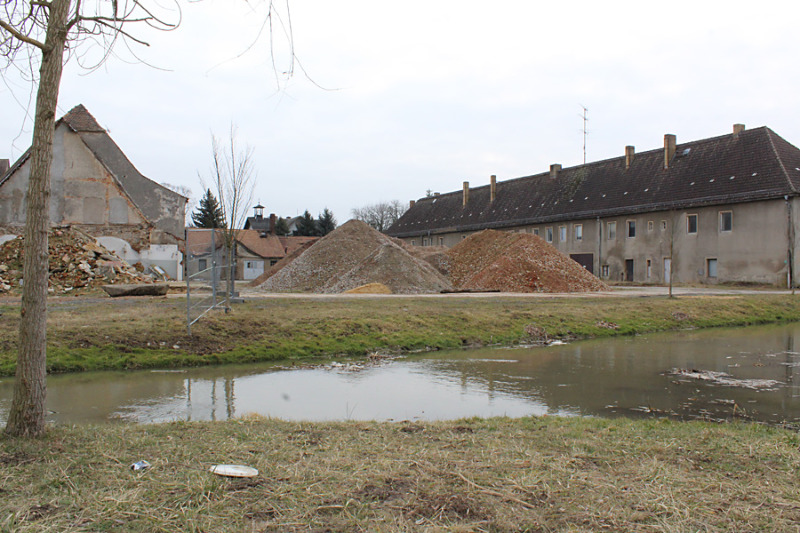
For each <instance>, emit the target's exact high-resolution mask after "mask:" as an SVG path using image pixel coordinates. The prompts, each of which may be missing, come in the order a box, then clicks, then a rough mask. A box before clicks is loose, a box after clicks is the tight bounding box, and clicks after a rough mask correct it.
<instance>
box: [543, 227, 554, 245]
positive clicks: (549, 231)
mask: <svg viewBox="0 0 800 533" xmlns="http://www.w3.org/2000/svg"><path fill="white" fill-rule="evenodd" d="M544 240H546V241H547V242H553V228H552V227H547V228H544Z"/></svg>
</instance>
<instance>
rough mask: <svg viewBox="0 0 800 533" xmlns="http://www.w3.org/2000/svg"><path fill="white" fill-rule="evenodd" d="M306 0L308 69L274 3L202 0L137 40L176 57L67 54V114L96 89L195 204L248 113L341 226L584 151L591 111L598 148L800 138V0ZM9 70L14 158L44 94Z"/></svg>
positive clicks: (613, 152)
mask: <svg viewBox="0 0 800 533" xmlns="http://www.w3.org/2000/svg"><path fill="white" fill-rule="evenodd" d="M289 2H290V3H289V7H290V9H291V24H292V29H293V36H294V41H293V42H294V49H295V53H296V55H297V57H298V58H299V61H300V62H301V64H302V67H303V69H304V72H305V73H307V75H308V77H307V76H306V75H305V74H304V73H303V71H301V69H300V68H299V67H298V66H297V65H295V72H294V76H293V77H291V78H290V79H288V81H287V80H285V78H284V77H283V76H280V75H279V78H280V79H281V80H282V81H281V82H280V84H279V83H278V82H277V81H276V75H275V73H274V71H273V68H272V62H271V58H270V42H269V32H268V31H266V32H264V33H262V34H261V38H260V39H259V37H258V35H259V30H260V28H261V22H262V21H263V19H264V9H263V7H264V6H263V4H259V2H258V0H251V3H250V4H248V3H247V2H245V1H244V0H204V1H202V2H197V3H189V4H184V10H183V22H182V25H181V27H180V28H179V29H178V30H176V31H174V32H170V33H166V34H155V33H149V34H144V37H145V38H146V39H148V40H149V41H150V43H151V46H150V48H148V49H146V50H142V51H139V55H140V56H141V57H142V58H144V59H145V60H146V61H147V62H148V63H150V64H152V65H155V66H156V67H159V68H158V69H156V68H151V67H148V66H146V65H144V64H129V63H126V62H124V61H122V60H120V59H113V58H112V59H111V60H110V61H109V62H108V63H107V64H106V65H105V66H104V67H103V69H102V70H99V71H95V72H91V73H87V72H85V71H82V70H81V69H80V67H79V65H78V64H77V63H76V62H71V63H69V64H68V66H67V68H66V70H65V75H64V79H63V83H62V89H61V95H60V98H59V116H61V115H63V114H64V113H66V112H67V111H69V109H71V108H72V107H74V106H75V105H77V104H84V105H85V106H86V107H87V108H88V109H89V111H90V112H91V113H92V114H93V115H94V116H95V118H96V119H97V120H98V122H99V123H100V124H101V125H102V126H103V127H105V128H106V129H108V130H109V132H110V133H111V136H112V137H113V138H114V140H115V141H116V142H117V144H118V145H119V146H120V147H121V148H122V150H123V151H124V152H125V153H126V154H127V156H128V158H129V159H130V160H131V161H132V162H133V164H134V165H135V166H136V167H137V168H138V169H139V170H140V171H141V172H142V173H143V174H145V175H146V176H148V177H149V178H151V179H153V180H155V181H157V182H167V183H171V184H175V185H183V186H186V187H190V188H191V189H192V190H193V191H194V202H195V203H196V201H197V200H198V199H199V197H200V195H201V194H202V191H203V187H202V185H201V182H200V180H199V178H198V174H201V175H205V176H209V172H208V169H209V167H210V163H211V149H210V145H211V134H212V133H214V134H216V135H217V136H218V137H220V138H223V139H225V138H227V136H228V131H229V129H230V126H231V124H235V125H236V127H237V128H238V140H239V141H240V142H241V143H243V144H245V143H246V144H248V145H250V146H252V147H253V148H254V150H255V152H254V160H255V167H256V169H257V178H256V181H257V183H256V187H255V194H254V201H255V202H261V203H262V204H263V205H264V206H265V207H266V209H265V211H266V213H271V212H273V213H276V214H278V215H280V216H294V215H297V214H301V213H302V212H303V211H304V210H305V209H308V210H309V211H310V212H311V213H312V214H313V215H315V216H316V215H317V214H318V213H319V212H320V211H322V209H323V208H325V207H328V208H330V209H331V210H332V211H333V213H334V215H335V216H336V218H337V220H338V221H339V223H343V222H345V221H346V220H347V219H349V218H350V216H351V209H352V208H354V207H360V206H363V205H366V204H370V203H375V202H378V201H385V200H400V201H402V202H403V203H407V202H408V201H409V200H411V199H417V198H420V197H423V196H425V193H426V190H429V189H430V190H432V191H437V192H447V191H453V190H459V189H460V188H461V184H462V182H463V181H469V182H470V184H471V185H473V186H478V185H484V184H486V183H488V181H489V175H491V174H496V175H497V177H498V180H504V179H509V178H514V177H520V176H526V175H531V174H538V173H540V172H545V171H547V170H548V169H549V165H550V164H552V163H560V164H562V165H563V166H564V167H569V166H574V165H579V164H581V163H582V162H583V119H582V114H583V108H582V106H585V107H587V108H588V118H589V121H588V132H589V135H588V140H587V149H586V150H587V160H588V161H597V160H601V159H607V158H612V157H617V156H621V155H623V154H624V147H625V145H628V144H631V145H635V146H636V150H637V151H644V150H650V149H654V148H659V147H661V146H663V136H664V134H665V133H673V134H675V135H677V139H678V143H679V144H680V143H681V142H686V141H691V140H696V139H701V138H706V137H712V136H716V135H722V134H727V133H730V132H731V128H732V125H733V124H734V123H744V124H746V125H747V127H748V128H753V127H758V126H765V125H766V126H769V127H770V128H772V129H773V130H774V131H775V132H777V133H778V134H779V135H781V136H782V137H784V138H785V139H786V140H788V141H789V142H791V143H793V144H795V145H800V121H798V111H800V106H798V104H799V103H800V102H799V100H800V68H799V67H800V32H798V28H800V2H797V1H796V0H793V1H769V0H762V1H761V2H758V3H756V2H752V1H748V2H744V1H738V0H728V1H716V0H703V1H697V0H694V1H692V2H688V1H686V2H685V1H680V0H678V1H673V2H646V1H641V0H638V1H611V2H598V1H596V0H595V1H577V0H573V1H571V0H561V1H560V2H546V3H545V2H534V1H523V0H494V1H493V2H477V1H473V0H457V1H456V0H424V1H422V0H405V1H403V2H385V1H377V0H338V1H331V0H289ZM543 4H546V5H543ZM279 10H280V12H281V14H282V15H283V20H284V22H285V21H286V20H287V17H286V6H285V5H283V7H280V5H279ZM280 31H281V30H280V29H276V35H275V36H274V39H275V43H276V45H275V57H276V60H277V63H278V70H279V71H282V70H285V69H287V68H288V62H287V60H286V57H287V56H286V47H285V41H284V40H282V37H281V36H280ZM251 45H252V46H251ZM120 55H122V56H126V57H128V58H130V55H129V54H125V53H124V51H123V50H120ZM309 78H310V79H309ZM311 80H313V82H312V81H311ZM3 81H4V83H3V84H0V105H1V106H2V110H3V111H2V120H0V157H3V158H4V157H7V158H10V159H11V160H12V162H13V160H15V159H16V158H17V157H19V156H20V154H21V153H22V152H23V151H24V150H25V149H27V147H28V146H29V145H30V137H31V129H32V122H31V120H30V119H29V118H27V119H26V115H27V114H29V113H30V112H32V107H33V104H30V109H26V108H27V107H28V105H29V100H30V99H31V96H30V90H29V87H27V86H26V85H25V84H24V83H22V82H21V81H19V80H18V78H17V77H16V76H14V75H13V74H12V73H8V72H7V73H4V74H3ZM279 85H280V88H279Z"/></svg>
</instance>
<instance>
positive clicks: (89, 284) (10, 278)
mask: <svg viewBox="0 0 800 533" xmlns="http://www.w3.org/2000/svg"><path fill="white" fill-rule="evenodd" d="M48 253H49V270H50V276H49V280H48V292H49V293H50V294H75V293H82V292H87V291H88V290H90V289H99V288H100V286H101V285H107V284H116V283H153V278H152V277H151V276H149V275H146V274H144V273H143V272H141V271H140V270H138V269H136V268H135V267H132V266H130V265H129V264H128V263H126V262H125V261H123V260H122V259H120V258H119V257H118V256H117V255H116V254H114V253H113V252H111V251H109V250H108V249H106V248H105V247H103V246H101V245H100V244H98V243H97V241H95V240H94V239H93V238H91V237H89V236H88V235H86V234H84V233H82V232H80V231H77V230H75V229H72V228H60V229H54V230H52V231H51V232H50V234H49V236H48ZM22 262H23V237H17V238H16V239H12V240H10V241H7V242H5V243H3V244H0V294H8V293H12V294H14V293H19V292H21V289H22Z"/></svg>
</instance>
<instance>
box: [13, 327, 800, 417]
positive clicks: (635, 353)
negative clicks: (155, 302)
mask: <svg viewBox="0 0 800 533" xmlns="http://www.w3.org/2000/svg"><path fill="white" fill-rule="evenodd" d="M798 334H800V325H798V324H793V325H786V326H771V327H758V328H740V329H727V330H708V331H701V332H681V333H672V334H659V335H648V336H642V337H637V338H624V339H611V340H595V341H585V342H580V343H573V344H569V345H563V346H549V347H536V348H527V349H522V348H518V349H481V350H470V351H455V352H439V353H434V354H424V355H418V356H413V357H407V358H403V359H398V360H394V361H388V362H383V363H378V364H375V365H371V366H358V365H356V366H353V365H337V366H328V367H324V368H311V369H289V370H286V369H280V368H278V367H275V366H272V365H247V366H238V367H222V368H204V369H193V370H188V371H178V372H174V371H160V372H105V373H91V374H75V375H65V376H51V377H50V378H49V380H48V408H49V409H50V410H51V413H50V416H49V418H50V420H51V421H53V422H56V423H85V422H99V421H130V422H155V421H167V420H225V419H228V418H232V417H235V416H242V415H246V414H248V413H257V414H260V415H264V416H272V417H279V418H286V419H303V420H344V419H359V420H372V419H375V420H386V419H394V420H413V419H427V420H435V419H452V418H459V417H467V416H496V415H507V416H514V417H516V416H524V415H531V414H534V415H543V414H554V415H577V416H619V415H625V416H654V415H656V416H677V417H681V418H695V417H706V418H730V417H731V416H732V415H734V414H735V415H736V416H742V417H745V418H752V419H755V420H761V421H766V422H770V423H779V422H783V421H791V422H795V421H797V420H798V419H800V390H798V386H800V378H798V377H797V373H798V371H799V370H798V369H799V368H800V354H798V353H797V352H795V341H794V339H795V336H796V335H798ZM673 368H682V369H697V370H702V371H711V372H725V373H726V374H728V375H730V377H731V379H733V380H737V379H771V380H775V381H776V382H778V384H777V385H776V386H774V387H771V388H757V389H749V388H743V387H735V386H729V385H725V386H722V385H718V384H714V383H712V382H708V381H702V380H697V379H691V378H688V377H686V376H680V375H678V376H676V375H670V374H667V373H665V372H666V371H669V370H670V369H673ZM795 383H797V385H795ZM12 387H13V379H11V378H7V379H3V380H2V381H0V418H2V419H5V417H6V415H7V410H8V407H9V404H10V401H11V395H12Z"/></svg>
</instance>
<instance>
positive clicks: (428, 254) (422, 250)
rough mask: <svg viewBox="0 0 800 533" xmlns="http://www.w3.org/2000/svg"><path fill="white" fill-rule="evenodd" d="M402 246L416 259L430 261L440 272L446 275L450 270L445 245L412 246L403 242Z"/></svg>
mask: <svg viewBox="0 0 800 533" xmlns="http://www.w3.org/2000/svg"><path fill="white" fill-rule="evenodd" d="M400 242H403V241H400ZM403 246H405V249H406V251H407V252H408V253H410V254H411V255H413V256H414V257H416V258H417V259H422V260H423V261H427V262H428V263H430V265H431V266H432V267H433V268H435V269H436V270H438V271H439V273H440V274H442V275H444V276H447V275H448V273H449V272H450V257H449V256H448V255H447V250H448V248H447V246H412V245H410V244H406V243H405V242H403Z"/></svg>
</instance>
